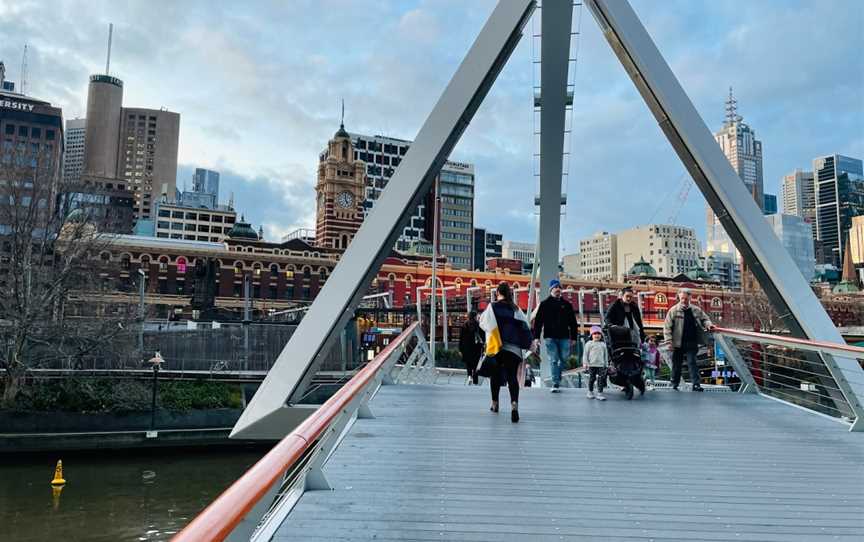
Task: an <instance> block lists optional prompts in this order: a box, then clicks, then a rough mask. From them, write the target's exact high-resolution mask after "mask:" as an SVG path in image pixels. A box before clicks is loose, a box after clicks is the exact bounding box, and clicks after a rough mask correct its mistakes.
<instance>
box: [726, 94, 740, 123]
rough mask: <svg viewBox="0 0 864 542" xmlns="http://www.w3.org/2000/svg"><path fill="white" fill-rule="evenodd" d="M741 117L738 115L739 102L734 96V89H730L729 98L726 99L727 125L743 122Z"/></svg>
mask: <svg viewBox="0 0 864 542" xmlns="http://www.w3.org/2000/svg"><path fill="white" fill-rule="evenodd" d="M741 119H742V117H741V115H739V114H738V100H736V99H735V97H734V96H732V87H731V86H730V87H729V97H728V98H726V124H733V123H736V122H741Z"/></svg>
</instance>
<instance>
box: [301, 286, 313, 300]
mask: <svg viewBox="0 0 864 542" xmlns="http://www.w3.org/2000/svg"><path fill="white" fill-rule="evenodd" d="M311 297H312V294H311V292H310V290H309V287H308V286H304V287H303V299H309V298H311Z"/></svg>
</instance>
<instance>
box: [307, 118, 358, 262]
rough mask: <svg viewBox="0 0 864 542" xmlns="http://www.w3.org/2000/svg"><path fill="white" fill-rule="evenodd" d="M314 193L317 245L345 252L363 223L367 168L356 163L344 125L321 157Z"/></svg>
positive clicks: (349, 137) (340, 126) (341, 125)
mask: <svg viewBox="0 0 864 542" xmlns="http://www.w3.org/2000/svg"><path fill="white" fill-rule="evenodd" d="M315 192H316V197H317V202H316V205H317V211H316V213H315V215H316V220H315V244H316V245H318V246H320V247H329V248H336V249H340V250H345V249H346V248H348V243H350V242H351V240H352V239H353V238H354V234H356V233H357V230H358V229H360V224H362V223H363V201H364V199H365V195H366V164H365V163H364V162H361V161H360V160H355V159H354V148H353V146H352V145H351V136H350V135H349V134H348V132H346V131H345V125H344V124H340V125H339V131H338V132H336V134H335V135H334V136H333V139H331V140H330V141H329V142H328V143H327V149H326V150H325V151H324V152H323V153H321V156H320V157H319V161H318V182H317V184H316V185H315Z"/></svg>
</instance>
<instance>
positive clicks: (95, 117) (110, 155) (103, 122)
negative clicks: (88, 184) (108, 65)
mask: <svg viewBox="0 0 864 542" xmlns="http://www.w3.org/2000/svg"><path fill="white" fill-rule="evenodd" d="M122 114H123V81H121V80H120V79H117V78H116V77H111V76H110V75H103V74H97V75H91V76H90V85H89V86H88V87H87V122H86V132H85V142H84V165H83V170H82V174H83V175H87V176H92V177H99V178H103V179H118V178H119V176H118V175H117V160H118V158H119V156H120V151H119V148H120V119H121V116H122Z"/></svg>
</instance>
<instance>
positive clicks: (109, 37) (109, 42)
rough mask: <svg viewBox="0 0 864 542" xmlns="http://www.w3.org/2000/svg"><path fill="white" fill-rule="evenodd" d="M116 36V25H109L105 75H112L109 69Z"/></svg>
mask: <svg viewBox="0 0 864 542" xmlns="http://www.w3.org/2000/svg"><path fill="white" fill-rule="evenodd" d="M113 35H114V23H108V58H106V59H105V75H110V74H109V73H108V69H109V68H110V67H111V38H112V36H113Z"/></svg>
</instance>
